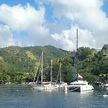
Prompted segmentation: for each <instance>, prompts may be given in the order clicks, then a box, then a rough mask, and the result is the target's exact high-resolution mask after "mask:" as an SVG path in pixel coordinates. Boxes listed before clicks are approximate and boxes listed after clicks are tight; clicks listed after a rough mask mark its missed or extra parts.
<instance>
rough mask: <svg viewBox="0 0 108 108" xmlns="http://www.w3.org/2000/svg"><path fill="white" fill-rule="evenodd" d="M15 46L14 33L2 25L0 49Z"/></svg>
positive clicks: (0, 28)
mask: <svg viewBox="0 0 108 108" xmlns="http://www.w3.org/2000/svg"><path fill="white" fill-rule="evenodd" d="M11 45H15V42H14V39H13V35H12V32H11V30H10V28H9V26H7V25H0V47H6V46H11Z"/></svg>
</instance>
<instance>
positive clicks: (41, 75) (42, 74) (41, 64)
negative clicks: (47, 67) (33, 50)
mask: <svg viewBox="0 0 108 108" xmlns="http://www.w3.org/2000/svg"><path fill="white" fill-rule="evenodd" d="M41 84H43V52H42V61H41Z"/></svg>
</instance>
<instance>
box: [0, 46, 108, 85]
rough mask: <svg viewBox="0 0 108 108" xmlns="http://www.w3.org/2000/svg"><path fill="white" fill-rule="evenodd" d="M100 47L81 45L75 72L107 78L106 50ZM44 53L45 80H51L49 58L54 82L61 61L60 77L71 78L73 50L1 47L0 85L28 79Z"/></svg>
mask: <svg viewBox="0 0 108 108" xmlns="http://www.w3.org/2000/svg"><path fill="white" fill-rule="evenodd" d="M106 47H107V45H105V46H104V47H103V48H102V50H100V51H98V52H97V50H95V49H90V48H87V47H86V48H84V47H81V48H79V49H78V73H79V74H81V75H82V76H83V78H84V79H86V80H88V81H89V82H91V83H93V82H97V81H102V82H104V81H105V80H107V79H108V49H107V48H106ZM42 51H43V52H44V80H45V81H48V80H49V79H50V60H51V59H53V69H52V71H53V81H56V80H57V75H58V71H59V65H60V63H61V64H62V67H61V73H62V78H61V79H62V80H63V81H65V82H68V83H69V82H71V81H72V80H74V77H73V76H74V55H75V54H74V52H68V51H64V50H62V49H59V48H55V47H53V46H44V47H40V46H37V47H17V46H11V47H7V48H1V49H0V84H5V83H8V82H11V83H22V82H31V81H33V80H34V77H35V75H36V72H38V70H39V65H40V62H39V59H40V56H41V52H42Z"/></svg>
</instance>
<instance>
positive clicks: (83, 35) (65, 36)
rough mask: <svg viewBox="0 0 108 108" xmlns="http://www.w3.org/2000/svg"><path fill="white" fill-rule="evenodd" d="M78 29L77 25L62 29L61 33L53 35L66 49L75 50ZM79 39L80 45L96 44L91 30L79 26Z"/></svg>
mask: <svg viewBox="0 0 108 108" xmlns="http://www.w3.org/2000/svg"><path fill="white" fill-rule="evenodd" d="M76 29H77V27H76V26H74V27H71V28H70V29H68V30H64V31H62V32H61V33H60V34H58V33H55V34H53V35H52V37H53V38H54V39H55V40H56V41H57V42H59V43H60V44H61V46H62V48H63V49H65V50H70V51H71V50H75V49H76ZM78 34H79V36H78V40H79V43H78V44H79V46H80V47H82V46H83V47H93V46H95V44H96V43H95V42H96V41H95V39H94V37H93V35H92V33H91V32H89V31H88V30H86V29H81V28H78Z"/></svg>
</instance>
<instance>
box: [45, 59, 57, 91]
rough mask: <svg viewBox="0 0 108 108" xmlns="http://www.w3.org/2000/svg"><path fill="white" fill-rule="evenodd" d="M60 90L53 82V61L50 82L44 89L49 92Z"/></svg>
mask: <svg viewBox="0 0 108 108" xmlns="http://www.w3.org/2000/svg"><path fill="white" fill-rule="evenodd" d="M56 88H58V86H57V85H56V84H55V83H54V82H52V60H51V70H50V82H49V83H47V84H45V85H44V89H45V90H47V91H52V90H55V89H56Z"/></svg>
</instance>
